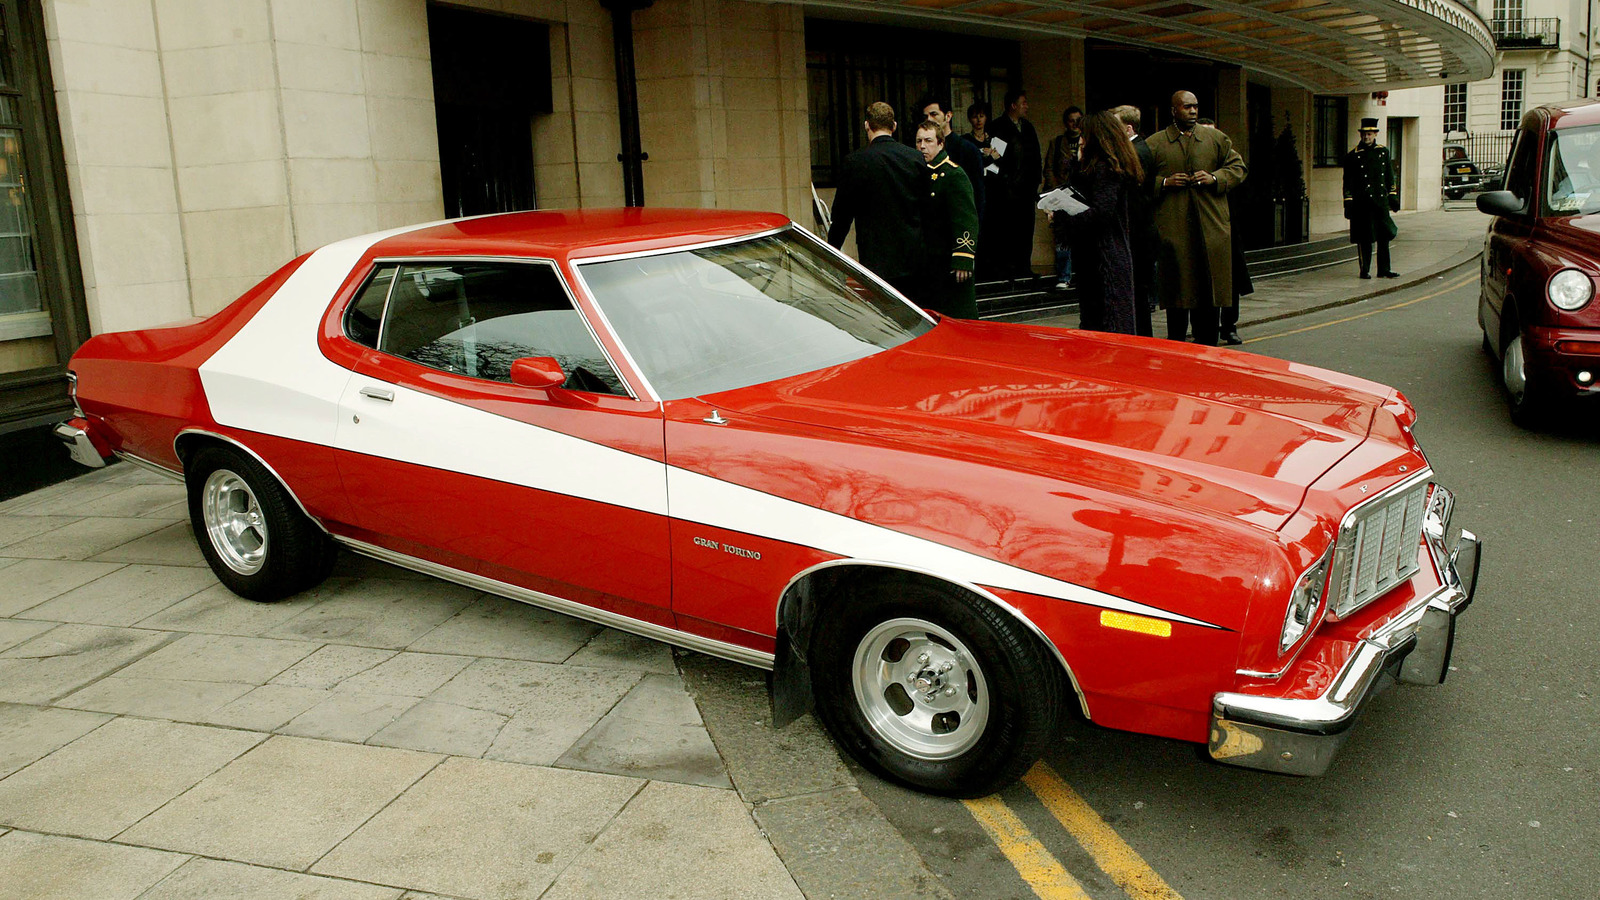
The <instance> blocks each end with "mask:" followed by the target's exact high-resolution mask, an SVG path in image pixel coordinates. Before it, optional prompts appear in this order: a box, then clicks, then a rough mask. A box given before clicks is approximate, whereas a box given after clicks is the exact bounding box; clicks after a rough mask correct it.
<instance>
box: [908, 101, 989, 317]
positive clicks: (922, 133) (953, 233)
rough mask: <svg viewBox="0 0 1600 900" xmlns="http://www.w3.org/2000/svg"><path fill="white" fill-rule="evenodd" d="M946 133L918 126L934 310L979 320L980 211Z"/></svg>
mask: <svg viewBox="0 0 1600 900" xmlns="http://www.w3.org/2000/svg"><path fill="white" fill-rule="evenodd" d="M940 131H941V129H940V128H939V126H938V124H937V123H935V122H931V121H929V122H923V123H922V124H921V125H918V126H917V149H918V150H920V151H921V152H922V158H923V159H925V160H927V162H928V196H927V198H926V201H927V202H926V203H924V204H923V208H922V236H923V239H924V240H925V241H926V242H927V244H926V245H927V248H928V268H927V277H928V280H929V284H930V290H929V291H928V308H929V309H932V310H934V311H935V312H938V313H942V314H943V315H946V316H950V317H951V318H955V319H976V318H977V317H978V294H977V285H976V283H975V282H974V281H973V280H972V263H973V258H974V257H975V256H976V254H977V252H978V208H977V206H976V205H975V204H974V203H973V201H972V182H971V181H969V180H968V179H967V173H966V172H964V171H962V170H961V167H960V166H958V165H956V163H955V161H954V160H952V159H951V158H950V156H949V154H947V153H946V152H945V149H944V137H943V135H941V134H940Z"/></svg>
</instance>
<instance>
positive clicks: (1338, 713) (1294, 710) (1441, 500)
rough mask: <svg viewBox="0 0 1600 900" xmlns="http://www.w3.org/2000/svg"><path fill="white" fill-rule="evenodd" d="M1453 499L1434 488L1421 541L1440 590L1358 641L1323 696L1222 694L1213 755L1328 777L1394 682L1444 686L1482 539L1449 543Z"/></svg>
mask: <svg viewBox="0 0 1600 900" xmlns="http://www.w3.org/2000/svg"><path fill="white" fill-rule="evenodd" d="M1454 506H1455V497H1454V496H1453V495H1452V494H1451V493H1450V492H1449V491H1447V490H1445V489H1444V488H1443V487H1441V486H1438V485H1435V486H1434V489H1433V493H1432V495H1431V496H1430V497H1429V499H1428V512H1427V517H1426V519H1425V520H1424V525H1423V539H1424V540H1425V541H1426V542H1427V545H1428V550H1429V552H1430V554H1431V555H1432V557H1433V562H1434V565H1435V566H1436V567H1437V569H1438V572H1439V577H1440V580H1441V582H1442V583H1443V586H1442V587H1440V588H1439V589H1438V590H1437V591H1435V592H1434V593H1433V594H1432V595H1430V596H1428V597H1426V598H1424V599H1422V600H1421V601H1419V602H1417V603H1416V604H1415V605H1413V606H1412V607H1411V608H1410V609H1409V610H1407V611H1406V612H1405V613H1404V614H1402V615H1400V616H1398V617H1396V618H1395V619H1394V620H1393V621H1391V622H1389V623H1388V624H1386V625H1385V626H1384V627H1383V628H1382V629H1380V630H1378V631H1377V632H1374V633H1373V634H1372V635H1371V636H1369V637H1367V638H1366V639H1365V640H1363V641H1362V642H1361V645H1360V647H1359V648H1358V649H1357V650H1356V652H1355V653H1354V654H1353V655H1352V656H1351V657H1350V660H1349V662H1347V663H1346V664H1345V667H1344V669H1343V670H1342V671H1340V672H1339V674H1338V675H1337V676H1335V677H1334V679H1333V680H1332V682H1331V683H1330V684H1329V687H1328V689H1327V691H1326V692H1324V693H1323V694H1322V696H1320V697H1311V698H1297V699H1286V698H1282V697H1264V696H1257V695H1254V694H1241V693H1219V694H1217V695H1216V696H1215V697H1213V698H1212V702H1211V739H1210V751H1211V757H1212V758H1213V759H1215V760H1217V761H1219V762H1225V763H1228V764H1230V765H1236V766H1246V767H1249V768H1253V769H1266V770H1268V771H1272V772H1283V773H1286V774H1290V775H1321V774H1322V773H1323V772H1325V771H1327V768H1328V765H1329V764H1330V763H1332V761H1333V757H1334V755H1335V754H1337V753H1338V751H1339V747H1340V746H1341V745H1343V743H1344V740H1345V738H1346V737H1347V736H1348V734H1349V731H1348V729H1349V727H1350V725H1351V724H1352V723H1353V722H1354V721H1355V719H1356V717H1357V715H1358V714H1359V713H1360V712H1361V709H1362V707H1363V706H1364V705H1365V703H1366V701H1367V699H1368V698H1369V697H1372V696H1373V695H1375V694H1377V693H1378V692H1379V691H1380V690H1382V689H1383V688H1385V687H1388V686H1389V685H1390V684H1392V683H1393V682H1394V681H1396V680H1398V681H1404V682H1406V683H1408V684H1439V683H1441V682H1443V681H1444V679H1445V675H1446V674H1447V673H1448V672H1449V668H1450V651H1451V649H1452V647H1453V645H1454V643H1455V631H1456V616H1458V615H1460V613H1461V611H1462V610H1463V609H1466V608H1467V604H1469V603H1471V602H1472V594H1473V590H1474V588H1476V586H1477V581H1478V561H1479V551H1480V549H1481V547H1482V542H1481V541H1479V540H1478V537H1477V535H1474V534H1473V533H1472V532H1470V531H1465V530H1463V531H1462V532H1461V533H1460V536H1459V537H1457V538H1455V539H1454V540H1451V538H1450V534H1449V532H1450V515H1451V512H1452V511H1453V509H1454Z"/></svg>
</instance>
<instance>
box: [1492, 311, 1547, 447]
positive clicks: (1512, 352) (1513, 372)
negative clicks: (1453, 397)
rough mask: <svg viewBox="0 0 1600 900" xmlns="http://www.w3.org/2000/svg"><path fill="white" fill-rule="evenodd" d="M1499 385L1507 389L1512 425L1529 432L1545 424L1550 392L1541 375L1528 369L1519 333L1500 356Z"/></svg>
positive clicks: (1513, 334) (1518, 331)
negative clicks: (1526, 429)
mask: <svg viewBox="0 0 1600 900" xmlns="http://www.w3.org/2000/svg"><path fill="white" fill-rule="evenodd" d="M1513 326H1514V323H1513ZM1500 381H1501V384H1503V385H1504V386H1505V389H1506V403H1507V405H1508V406H1509V407H1510V409H1511V421H1513V422H1515V423H1516V424H1517V425H1519V426H1521V427H1523V428H1528V429H1535V428H1538V427H1540V426H1541V425H1543V424H1544V423H1545V420H1546V419H1547V418H1548V416H1549V412H1550V392H1549V389H1548V388H1546V387H1545V385H1544V382H1543V381H1542V380H1541V379H1540V377H1539V376H1538V374H1537V373H1536V372H1534V371H1532V370H1530V369H1529V368H1528V361H1527V354H1526V352H1525V349H1524V346H1523V341H1522V332H1521V330H1520V329H1519V330H1515V331H1512V332H1511V340H1510V341H1508V342H1507V343H1506V348H1505V352H1504V353H1502V354H1501V356H1500Z"/></svg>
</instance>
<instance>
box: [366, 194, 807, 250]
mask: <svg viewBox="0 0 1600 900" xmlns="http://www.w3.org/2000/svg"><path fill="white" fill-rule="evenodd" d="M788 224H789V218H788V217H787V216H784V215H780V214H778V213H767V212H742V211H735V210H717V209H648V208H637V207H634V208H617V209H559V210H536V211H532V212H516V213H500V214H496V215H488V216H474V217H470V218H465V219H452V220H450V221H448V222H440V223H437V224H432V225H427V226H424V227H420V228H414V229H409V230H407V231H404V232H402V233H399V234H395V235H392V236H390V237H386V238H384V239H382V240H380V241H378V242H377V243H376V244H375V245H374V246H373V248H372V254H373V256H375V257H392V256H398V257H405V256H522V257H533V258H545V259H555V260H566V259H577V258H581V257H589V256H609V255H612V254H619V253H634V252H643V251H647V250H661V249H670V248H672V247H678V246H686V245H691V244H703V243H708V242H714V241H719V240H726V239H728V238H737V237H741V236H745V235H753V234H760V233H762V232H767V231H772V230H774V229H777V228H783V227H785V226H786V225H788Z"/></svg>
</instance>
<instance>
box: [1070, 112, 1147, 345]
mask: <svg viewBox="0 0 1600 900" xmlns="http://www.w3.org/2000/svg"><path fill="white" fill-rule="evenodd" d="M1082 127H1083V140H1082V141H1081V142H1080V144H1079V159H1080V162H1079V163H1078V168H1077V170H1076V171H1075V172H1074V173H1073V174H1072V179H1071V184H1072V187H1073V189H1075V190H1076V191H1077V192H1078V195H1079V196H1080V197H1082V198H1083V201H1084V203H1086V204H1088V206H1089V208H1088V209H1087V210H1085V211H1083V212H1080V213H1078V214H1077V215H1075V216H1066V215H1060V214H1057V215H1056V216H1055V217H1054V220H1053V226H1054V227H1055V228H1057V229H1059V231H1058V233H1057V238H1058V239H1060V238H1062V237H1065V238H1066V239H1067V241H1068V242H1070V243H1071V245H1072V265H1073V269H1074V270H1075V271H1074V275H1075V276H1076V278H1077V284H1078V310H1079V323H1080V327H1082V328H1085V329H1088V330H1090V331H1115V332H1120V333H1122V334H1135V333H1136V332H1137V318H1136V317H1135V314H1134V302H1135V301H1134V296H1135V294H1134V289H1133V282H1134V277H1133V245H1132V241H1131V239H1130V234H1131V230H1130V223H1129V204H1130V203H1131V202H1132V200H1133V195H1134V192H1135V191H1137V190H1138V189H1139V185H1140V183H1141V182H1142V181H1143V180H1144V169H1143V167H1142V166H1140V165H1139V157H1138V154H1137V153H1135V152H1134V149H1133V143H1132V142H1131V141H1129V140H1128V134H1127V131H1126V130H1125V129H1124V128H1123V127H1122V122H1121V121H1119V120H1118V119H1117V118H1116V117H1115V116H1113V115H1111V113H1109V112H1098V113H1095V114H1094V115H1092V116H1088V117H1086V118H1084V120H1083V126H1082Z"/></svg>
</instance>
